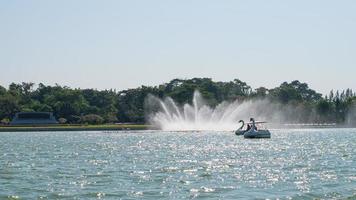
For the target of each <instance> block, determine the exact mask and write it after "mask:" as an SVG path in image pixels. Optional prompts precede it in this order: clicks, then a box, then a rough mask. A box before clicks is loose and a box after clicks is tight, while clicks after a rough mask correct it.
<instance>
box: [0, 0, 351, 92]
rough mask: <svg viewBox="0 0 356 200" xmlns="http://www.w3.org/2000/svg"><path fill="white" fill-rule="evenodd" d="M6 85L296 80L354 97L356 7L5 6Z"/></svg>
mask: <svg viewBox="0 0 356 200" xmlns="http://www.w3.org/2000/svg"><path fill="white" fill-rule="evenodd" d="M0 26H1V27H0V85H3V86H7V85H8V84H9V83H11V82H22V81H31V82H35V83H39V82H42V83H45V84H51V85H52V84H54V83H59V84H61V85H67V86H70V87H81V88H97V89H105V88H116V89H118V90H121V89H127V88H133V87H137V86H140V85H157V84H160V83H163V82H167V81H169V80H171V79H173V78H192V77H210V78H213V80H216V81H228V80H233V79H234V78H239V79H241V80H242V81H245V82H247V83H248V84H249V85H251V86H252V87H254V88H256V87H259V86H266V87H268V88H271V87H275V86H278V85H279V84H280V83H281V82H283V81H291V80H294V79H298V80H300V81H303V82H307V83H308V84H309V86H310V87H311V88H313V89H316V90H318V91H320V92H322V93H324V94H325V93H328V92H329V90H330V89H344V88H345V89H346V88H352V89H353V90H354V91H356V1H353V0H348V1H347V0H340V1H335V0H332V1H331V0H329V1H328V0H298V1H286V0H279V1H276V0H269V1H264V0H260V1H257V0H248V1H242V0H241V1H238V0H230V1H229V0H225V1H208V0H201V1H198V0H194V1H188V0H187V1H183V0H182V1H167V0H162V1H155V0H153V1H145V0H142V1H135V0H129V1H87V0H82V1H80V0H76V1H69V0H66V1H59V0H58V1H46V0H43V1H16V0H9V1H6V0H3V1H1V2H0Z"/></svg>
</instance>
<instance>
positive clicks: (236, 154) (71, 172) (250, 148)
mask: <svg viewBox="0 0 356 200" xmlns="http://www.w3.org/2000/svg"><path fill="white" fill-rule="evenodd" d="M271 132H272V138H271V139H259V140H249V139H244V138H243V137H241V136H235V135H234V134H233V133H232V132H209V131H207V132H163V131H129V132H32V133H0V138H1V139H0V199H276V198H279V199H314V198H322V199H344V198H349V199H356V129H304V130H272V131H271Z"/></svg>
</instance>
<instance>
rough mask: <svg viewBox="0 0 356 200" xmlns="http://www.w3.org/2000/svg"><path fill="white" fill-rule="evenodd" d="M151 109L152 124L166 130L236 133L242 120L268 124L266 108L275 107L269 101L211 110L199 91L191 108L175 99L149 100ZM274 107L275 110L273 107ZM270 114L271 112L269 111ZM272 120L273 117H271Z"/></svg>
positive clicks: (222, 105)
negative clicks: (256, 120) (152, 109)
mask: <svg viewBox="0 0 356 200" xmlns="http://www.w3.org/2000/svg"><path fill="white" fill-rule="evenodd" d="M148 102H149V103H148V104H149V106H150V107H152V106H155V107H156V108H157V109H156V110H155V111H150V113H149V115H148V120H149V122H150V123H151V124H152V125H154V126H156V127H158V128H160V129H162V130H175V131H176V130H215V131H232V130H236V129H237V128H238V126H239V124H238V121H239V119H246V120H247V119H249V118H250V117H251V116H254V117H256V118H258V119H259V120H265V119H266V116H268V113H269V112H267V111H266V108H271V105H270V103H269V102H268V101H266V100H255V101H243V102H239V101H238V100H235V101H233V102H222V103H220V104H218V105H217V106H216V107H213V108H212V107H209V106H208V105H207V104H206V103H205V101H204V99H203V98H202V96H201V94H200V93H199V92H198V91H195V92H194V96H193V100H192V103H191V104H184V105H178V104H177V103H176V102H175V101H174V100H173V99H172V98H170V97H167V98H165V99H159V98H157V97H154V96H150V97H148ZM272 107H273V106H272ZM268 110H270V109H268ZM269 116H271V115H269Z"/></svg>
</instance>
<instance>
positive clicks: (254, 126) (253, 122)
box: [250, 117, 257, 131]
mask: <svg viewBox="0 0 356 200" xmlns="http://www.w3.org/2000/svg"><path fill="white" fill-rule="evenodd" d="M250 122H252V128H253V129H254V130H256V131H257V127H256V124H255V119H254V118H252V117H251V118H250Z"/></svg>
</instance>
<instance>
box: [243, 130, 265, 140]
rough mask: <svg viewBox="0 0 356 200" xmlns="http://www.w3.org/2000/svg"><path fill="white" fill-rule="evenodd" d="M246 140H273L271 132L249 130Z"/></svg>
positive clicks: (245, 135) (246, 133)
mask: <svg viewBox="0 0 356 200" xmlns="http://www.w3.org/2000/svg"><path fill="white" fill-rule="evenodd" d="M244 138H271V133H270V132H269V130H258V131H256V130H249V131H247V132H245V133H244Z"/></svg>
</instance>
